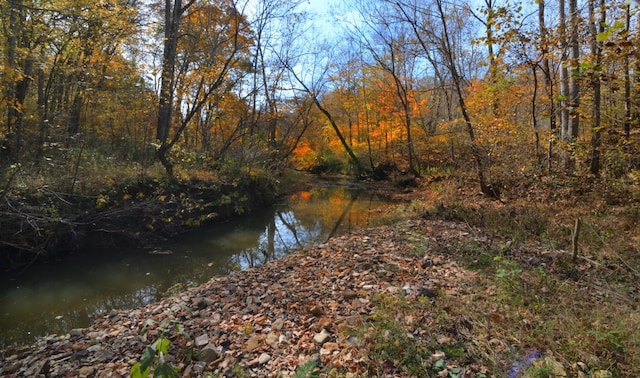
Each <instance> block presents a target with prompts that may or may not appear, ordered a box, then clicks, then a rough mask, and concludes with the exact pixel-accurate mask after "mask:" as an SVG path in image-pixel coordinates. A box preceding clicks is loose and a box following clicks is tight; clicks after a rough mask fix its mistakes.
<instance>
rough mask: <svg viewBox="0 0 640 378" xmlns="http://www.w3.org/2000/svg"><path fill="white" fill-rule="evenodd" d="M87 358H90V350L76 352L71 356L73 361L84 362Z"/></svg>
mask: <svg viewBox="0 0 640 378" xmlns="http://www.w3.org/2000/svg"><path fill="white" fill-rule="evenodd" d="M87 357H89V351H88V350H81V351H79V352H75V353H74V354H73V355H72V356H71V359H72V360H83V359H85V358H87Z"/></svg>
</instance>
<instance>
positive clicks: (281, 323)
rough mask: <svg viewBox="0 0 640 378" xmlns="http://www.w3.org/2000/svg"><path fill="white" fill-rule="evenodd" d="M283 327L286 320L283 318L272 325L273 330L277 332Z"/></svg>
mask: <svg viewBox="0 0 640 378" xmlns="http://www.w3.org/2000/svg"><path fill="white" fill-rule="evenodd" d="M282 327H284V319H282V318H278V319H276V320H275V321H274V322H273V324H271V329H273V330H275V331H280V330H281V329H282Z"/></svg>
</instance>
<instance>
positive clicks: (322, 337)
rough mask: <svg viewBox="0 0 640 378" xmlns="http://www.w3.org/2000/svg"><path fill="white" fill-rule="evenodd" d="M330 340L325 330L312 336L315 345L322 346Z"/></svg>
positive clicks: (329, 335)
mask: <svg viewBox="0 0 640 378" xmlns="http://www.w3.org/2000/svg"><path fill="white" fill-rule="evenodd" d="M330 338H331V334H330V333H329V332H327V330H326V329H323V330H322V331H321V332H320V333H317V334H316V335H315V336H313V341H314V342H315V343H316V344H319V345H322V344H324V343H326V342H327V341H329V339H330Z"/></svg>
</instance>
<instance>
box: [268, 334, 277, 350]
mask: <svg viewBox="0 0 640 378" xmlns="http://www.w3.org/2000/svg"><path fill="white" fill-rule="evenodd" d="M279 340H280V337H279V336H278V334H276V333H273V332H270V333H269V334H268V335H267V337H266V339H265V342H266V343H267V345H269V346H270V347H271V348H273V349H275V348H277V347H278V342H279Z"/></svg>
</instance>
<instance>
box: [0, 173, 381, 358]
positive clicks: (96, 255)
mask: <svg viewBox="0 0 640 378" xmlns="http://www.w3.org/2000/svg"><path fill="white" fill-rule="evenodd" d="M389 204H390V202H389V201H388V200H385V199H383V198H380V197H378V196H376V195H374V194H371V193H369V192H367V191H366V190H364V189H363V188H361V187H357V186H355V185H349V184H344V185H331V186H327V187H321V188H315V189H312V190H309V191H303V192H298V193H295V194H293V195H290V196H288V197H287V198H284V199H283V201H282V202H281V203H279V204H276V205H274V206H272V207H270V208H266V209H263V210H261V211H258V212H255V213H252V214H249V215H245V216H242V217H239V218H236V219H233V220H231V221H228V222H224V223H218V224H212V225H206V226H203V227H200V228H198V230H196V231H194V232H191V233H188V234H185V235H181V236H179V237H176V238H174V239H172V240H169V241H167V242H165V243H161V244H159V245H156V246H154V248H147V249H142V248H128V247H119V246H111V247H109V248H105V249H104V250H102V251H91V252H90V253H89V251H85V253H77V254H74V255H73V256H71V258H68V259H65V260H64V261H57V262H52V263H48V264H42V265H38V266H34V267H31V268H30V269H28V270H26V271H25V272H23V273H22V274H20V275H18V276H15V277H10V276H5V277H2V279H0V350H2V349H5V348H6V347H9V346H12V345H13V346H15V345H22V344H29V343H32V342H33V341H34V340H36V339H37V338H40V337H43V336H46V335H51V334H65V333H67V332H69V331H70V330H71V329H73V328H82V327H86V326H88V325H89V324H91V322H92V321H93V320H94V319H95V318H96V317H97V316H99V315H100V314H102V313H105V312H110V311H111V310H114V309H134V308H138V307H141V306H144V305H146V304H148V303H152V302H154V301H157V300H159V299H160V298H162V297H164V296H167V295H171V294H173V293H177V292H179V291H181V290H185V289H186V288H188V287H190V286H196V285H198V284H201V283H203V282H206V281H207V280H209V279H210V278H211V277H214V276H218V275H224V274H229V273H231V272H233V271H237V270H242V269H248V268H251V267H255V266H258V265H261V264H264V263H267V262H269V261H272V260H275V259H277V258H279V257H282V256H284V255H286V254H288V253H290V252H292V251H295V250H299V249H300V248H302V247H305V246H308V245H312V244H318V243H322V242H324V241H326V240H327V239H328V238H329V237H331V236H335V235H338V234H341V233H344V232H347V231H349V230H352V229H353V228H356V227H367V226H368V225H371V224H375V223H374V222H375V220H376V218H379V217H380V214H381V211H383V209H384V208H385V207H387V206H388V205H389Z"/></svg>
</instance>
